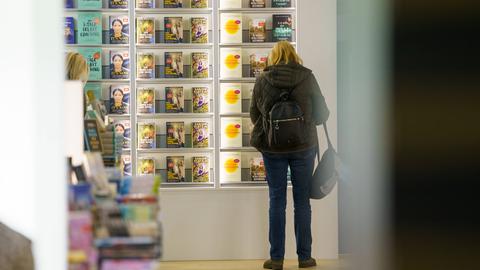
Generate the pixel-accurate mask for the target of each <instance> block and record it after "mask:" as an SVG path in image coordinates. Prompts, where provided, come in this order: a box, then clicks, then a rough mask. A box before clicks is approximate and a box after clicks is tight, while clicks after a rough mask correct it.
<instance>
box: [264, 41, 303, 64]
mask: <svg viewBox="0 0 480 270" xmlns="http://www.w3.org/2000/svg"><path fill="white" fill-rule="evenodd" d="M290 63H295V64H300V65H301V64H303V61H302V59H301V58H300V56H298V54H297V52H296V51H295V48H293V46H292V44H290V42H288V41H280V42H277V44H275V46H274V47H273V49H272V51H271V52H270V54H269V55H268V62H267V65H268V66H274V65H278V64H290Z"/></svg>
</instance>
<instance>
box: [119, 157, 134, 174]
mask: <svg viewBox="0 0 480 270" xmlns="http://www.w3.org/2000/svg"><path fill="white" fill-rule="evenodd" d="M121 159H122V167H123V175H124V176H132V157H131V156H130V155H122V156H121Z"/></svg>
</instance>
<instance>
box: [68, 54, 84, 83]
mask: <svg viewBox="0 0 480 270" xmlns="http://www.w3.org/2000/svg"><path fill="white" fill-rule="evenodd" d="M88 73H89V70H88V65H87V60H85V58H84V57H83V56H82V55H81V54H79V53H76V52H69V53H68V54H67V59H66V78H67V80H81V81H86V80H87V79H88Z"/></svg>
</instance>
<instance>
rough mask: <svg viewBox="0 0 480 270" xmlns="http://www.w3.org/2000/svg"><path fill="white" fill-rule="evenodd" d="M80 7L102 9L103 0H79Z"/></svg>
mask: <svg viewBox="0 0 480 270" xmlns="http://www.w3.org/2000/svg"><path fill="white" fill-rule="evenodd" d="M78 8H79V9H100V8H102V0H78Z"/></svg>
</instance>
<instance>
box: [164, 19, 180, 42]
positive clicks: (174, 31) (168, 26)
mask: <svg viewBox="0 0 480 270" xmlns="http://www.w3.org/2000/svg"><path fill="white" fill-rule="evenodd" d="M164 22H165V28H164V30H165V43H182V42H183V18H182V17H165V18H164Z"/></svg>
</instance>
